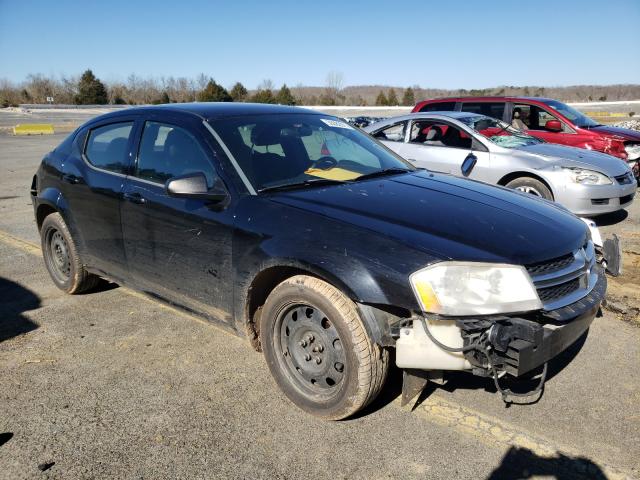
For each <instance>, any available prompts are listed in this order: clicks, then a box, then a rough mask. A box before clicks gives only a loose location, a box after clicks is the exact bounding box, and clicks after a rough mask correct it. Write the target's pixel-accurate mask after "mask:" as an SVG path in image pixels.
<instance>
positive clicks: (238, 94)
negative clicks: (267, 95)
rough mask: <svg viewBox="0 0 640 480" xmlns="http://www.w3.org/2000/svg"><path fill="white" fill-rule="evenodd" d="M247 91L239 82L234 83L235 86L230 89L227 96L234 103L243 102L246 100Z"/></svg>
mask: <svg viewBox="0 0 640 480" xmlns="http://www.w3.org/2000/svg"><path fill="white" fill-rule="evenodd" d="M247 93H249V92H247V89H246V88H245V87H244V85H242V84H241V83H240V82H236V84H235V85H234V86H233V87H232V88H231V91H230V92H229V95H231V98H233V101H234V102H244V101H245V99H246V98H247Z"/></svg>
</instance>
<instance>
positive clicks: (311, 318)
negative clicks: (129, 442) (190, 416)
mask: <svg viewBox="0 0 640 480" xmlns="http://www.w3.org/2000/svg"><path fill="white" fill-rule="evenodd" d="M31 194H32V200H33V205H34V209H35V216H36V221H37V225H38V228H39V230H40V233H41V238H42V249H43V253H44V259H45V263H46V266H47V268H48V270H49V273H50V274H51V277H52V279H53V281H54V282H55V284H56V285H57V286H58V287H60V288H61V289H63V290H65V291H66V292H68V293H79V292H82V291H86V290H88V289H91V288H94V287H95V286H96V285H97V283H98V281H99V278H100V277H104V278H108V279H110V280H113V281H115V282H118V283H122V284H128V285H130V286H131V287H133V288H136V289H139V290H141V291H143V292H146V293H148V294H150V295H153V296H154V297H155V298H157V299H159V300H161V301H165V302H170V303H171V304H173V305H177V306H180V307H183V308H185V309H187V310H189V311H191V312H194V313H197V314H198V315H202V316H204V317H206V318H208V319H210V320H211V321H214V322H219V323H221V324H223V325H225V326H226V327H228V328H229V329H230V330H233V331H235V332H236V333H237V334H238V335H243V336H246V337H247V338H248V340H249V341H250V343H251V344H252V346H253V347H254V348H255V349H256V350H259V351H260V350H262V351H263V352H264V355H265V357H266V360H267V363H268V365H269V368H270V370H271V372H272V374H273V376H274V378H275V379H276V381H277V383H278V385H279V386H280V388H281V389H282V390H283V391H284V393H285V394H286V395H287V396H288V397H289V398H290V399H291V400H292V401H293V402H294V403H295V404H296V405H298V406H299V407H301V408H302V409H304V410H306V411H308V412H310V413H312V414H314V415H318V416H321V417H323V418H328V419H340V418H344V417H347V416H349V415H351V414H353V413H354V412H356V411H358V410H360V409H362V408H363V407H364V406H365V405H367V404H368V403H369V402H371V401H372V400H373V399H374V398H375V397H376V395H378V393H379V392H380V390H381V388H382V386H383V384H384V382H385V378H386V376H387V371H388V367H389V351H390V349H393V348H395V350H396V364H397V365H398V366H399V367H400V368H403V369H405V371H406V372H407V373H408V375H407V378H409V379H411V378H413V379H415V378H418V377H421V376H420V375H415V373H416V372H418V371H429V372H430V374H429V375H430V376H434V375H435V376H438V375H440V374H441V373H442V372H443V371H447V370H467V371H470V372H472V373H474V374H477V375H484V376H492V377H494V379H495V382H496V384H497V385H498V387H499V388H500V389H501V390H502V388H501V387H500V385H499V381H498V380H499V378H501V377H502V376H503V375H504V374H508V375H511V376H514V377H519V376H521V375H524V374H527V373H531V374H533V373H535V372H536V371H539V370H543V373H542V377H541V383H543V382H544V371H546V362H547V361H548V360H550V359H551V358H553V357H554V356H555V355H557V354H558V353H560V352H561V351H563V350H564V349H566V348H567V347H568V346H569V345H570V344H572V343H573V342H574V341H575V340H576V339H577V338H578V337H579V336H581V335H582V334H583V333H584V332H585V331H586V330H587V329H588V327H589V325H590V323H591V321H592V320H593V318H594V316H595V314H596V312H597V310H598V308H599V305H600V302H601V300H602V298H603V295H604V291H605V288H606V280H605V277H604V275H603V269H602V268H601V265H600V264H599V255H598V253H597V252H595V251H594V246H593V243H592V242H591V238H590V234H589V230H588V229H587V227H586V225H585V224H584V223H583V222H582V221H580V220H579V219H577V218H576V217H574V216H573V215H571V214H570V213H568V212H566V211H565V210H563V209H562V208H561V207H558V206H556V205H553V204H551V203H549V202H547V201H544V200H539V199H535V198H531V197H530V196H525V195H522V194H519V193H515V192H512V191H508V190H505V189H502V188H498V187H492V186H489V185H485V184H482V183H477V182H473V181H469V180H464V179H460V178H455V177H451V176H448V175H440V174H435V173H430V172H428V171H425V170H416V169H415V168H414V167H412V166H411V165H410V164H408V163H407V162H405V161H404V160H402V159H401V158H399V157H398V156H396V155H395V154H394V153H392V152H391V151H390V150H388V149H387V148H386V147H384V146H383V145H381V144H380V143H378V142H377V141H376V140H374V139H372V138H371V137H369V136H368V135H366V134H365V133H363V132H361V131H360V130H359V129H356V128H353V127H351V126H350V125H348V124H347V123H345V122H344V121H342V120H340V119H338V118H335V117H331V116H328V115H324V114H320V113H317V112H314V111H310V110H304V109H300V108H292V107H280V106H267V105H251V104H184V105H177V104H174V105H167V106H157V107H144V108H132V109H128V110H122V111H118V112H114V113H109V114H107V115H103V116H101V117H98V118H95V119H93V120H91V121H90V122H88V123H86V124H85V125H83V126H81V127H80V128H79V129H77V130H76V131H75V132H74V133H72V134H71V135H70V136H69V137H68V138H67V139H66V140H65V141H64V142H62V144H61V145H59V146H58V147H57V148H56V149H55V150H54V151H52V152H50V153H49V154H47V155H46V156H45V158H44V159H43V161H42V164H41V166H40V168H39V170H38V172H37V174H36V175H35V176H34V179H33V184H32V187H31ZM229 361H233V359H230V360H229ZM422 377H423V378H424V377H425V376H424V375H423V376H422ZM408 384H411V385H412V386H415V385H416V382H408ZM406 390H407V392H408V391H409V387H408V386H407V387H406ZM407 392H405V393H407Z"/></svg>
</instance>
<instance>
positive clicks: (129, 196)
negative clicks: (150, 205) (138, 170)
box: [122, 192, 147, 205]
mask: <svg viewBox="0 0 640 480" xmlns="http://www.w3.org/2000/svg"><path fill="white" fill-rule="evenodd" d="M122 198H124V199H125V200H127V201H129V202H131V203H137V204H138V205H142V204H143V203H145V202H146V201H147V200H146V199H145V198H144V197H143V196H142V195H140V194H139V193H138V192H134V193H125V194H123V195H122Z"/></svg>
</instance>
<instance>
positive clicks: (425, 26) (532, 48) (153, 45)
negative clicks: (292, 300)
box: [0, 0, 640, 88]
mask: <svg viewBox="0 0 640 480" xmlns="http://www.w3.org/2000/svg"><path fill="white" fill-rule="evenodd" d="M639 32H640V0H607V1H602V0H555V1H554V0H529V1H521V0H511V1H502V0H498V1H493V0H491V1H490V0H481V1H471V0H468V1H460V0H458V1H451V0H449V1H442V0H435V1H429V0H424V1H418V2H414V1H393V0H386V1H377V0H370V1H360V2H356V1H346V0H344V1H334V0H315V1H304V0H299V1H282V0H264V1H249V0H244V1H243V0H227V1H215V0H213V1H209V2H207V1H188V0H181V1H177V0H173V1H165V0H156V1H136V0H127V1H121V0H104V1H91V0H85V1H68V0H47V1H39V0H34V1H29V0H16V1H14V0H0V78H8V79H10V80H13V81H20V80H22V79H24V78H25V76H26V75H27V74H29V73H43V74H53V75H59V74H79V73H81V72H82V71H83V70H84V69H86V68H92V69H93V71H94V73H95V74H96V75H97V76H98V77H100V78H102V79H103V80H124V79H126V77H127V76H128V75H129V74H130V73H135V74H137V75H140V76H143V77H144V76H149V75H152V76H157V77H160V76H169V75H173V76H196V75H197V74H198V73H200V72H203V73H205V74H206V75H210V76H212V77H213V78H215V79H216V80H217V81H218V82H219V83H221V84H223V85H225V86H230V85H231V84H232V83H234V82H235V81H242V82H243V83H244V84H245V85H246V86H247V87H248V88H255V87H256V86H257V85H258V84H259V83H260V82H261V81H262V80H263V79H265V78H269V79H272V80H273V81H274V83H275V84H276V86H279V85H280V84H282V83H283V82H286V83H287V84H288V85H290V86H295V85H296V84H298V83H302V84H305V85H324V83H325V79H326V76H327V73H328V72H330V71H337V72H341V73H342V74H343V76H344V83H345V85H362V84H382V85H395V86H409V85H414V84H418V85H421V86H423V87H439V88H472V87H490V86H497V85H545V86H552V85H570V84H609V83H640V35H639Z"/></svg>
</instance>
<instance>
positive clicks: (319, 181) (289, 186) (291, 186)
mask: <svg viewBox="0 0 640 480" xmlns="http://www.w3.org/2000/svg"><path fill="white" fill-rule="evenodd" d="M341 183H344V182H342V181H340V180H331V179H330V178H310V179H309V180H304V181H302V182H296V183H285V184H283V185H274V186H272V187H264V188H261V189H259V190H258V193H262V192H281V191H284V190H296V189H298V188H304V187H309V186H320V185H339V184H341Z"/></svg>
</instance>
